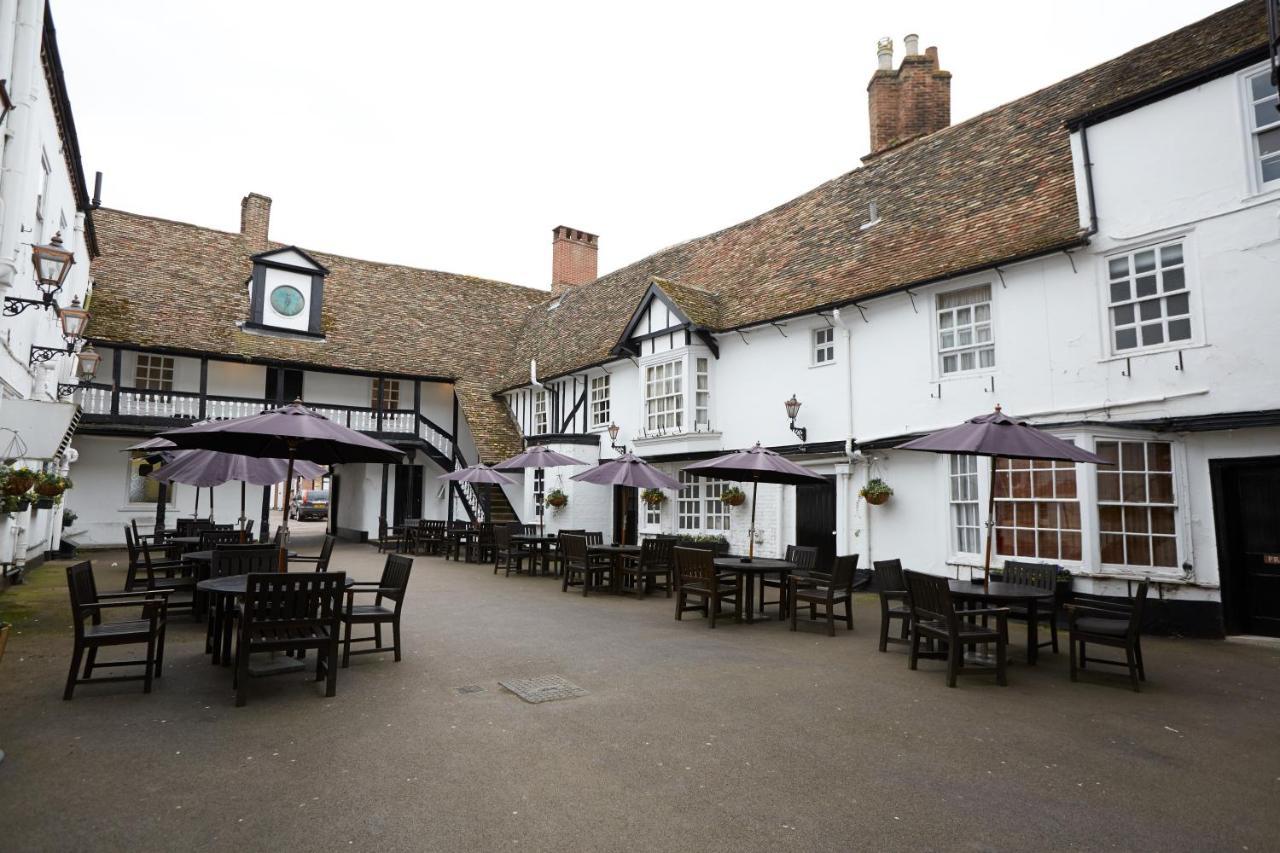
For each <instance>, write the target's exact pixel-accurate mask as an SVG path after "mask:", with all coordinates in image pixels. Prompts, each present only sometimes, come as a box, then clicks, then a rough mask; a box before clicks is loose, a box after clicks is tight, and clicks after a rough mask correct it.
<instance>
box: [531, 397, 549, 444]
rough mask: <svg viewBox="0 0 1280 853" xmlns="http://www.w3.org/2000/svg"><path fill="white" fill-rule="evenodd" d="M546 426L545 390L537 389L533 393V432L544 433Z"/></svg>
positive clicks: (546, 431) (535, 433)
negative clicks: (537, 390)
mask: <svg viewBox="0 0 1280 853" xmlns="http://www.w3.org/2000/svg"><path fill="white" fill-rule="evenodd" d="M548 432H550V430H549V429H548V428H547V392H546V391H539V392H538V393H536V394H534V395H533V434H534V435H546V434H547V433H548Z"/></svg>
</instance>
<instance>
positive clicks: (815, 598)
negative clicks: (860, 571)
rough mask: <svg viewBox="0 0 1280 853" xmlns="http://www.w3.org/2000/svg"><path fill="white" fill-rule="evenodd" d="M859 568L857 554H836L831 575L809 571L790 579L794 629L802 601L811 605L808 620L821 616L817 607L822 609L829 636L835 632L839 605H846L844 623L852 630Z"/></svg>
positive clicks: (788, 593) (789, 593)
mask: <svg viewBox="0 0 1280 853" xmlns="http://www.w3.org/2000/svg"><path fill="white" fill-rule="evenodd" d="M857 568H858V555H857V554H847V555H845V556H843V557H836V564H835V566H834V567H832V570H831V574H829V575H828V574H823V573H822V572H818V571H810V572H809V573H807V574H805V575H790V576H788V578H787V583H788V590H787V604H788V606H789V607H790V608H791V630H792V631H794V630H795V629H796V614H797V612H798V611H799V610H800V606H801V605H803V604H808V605H809V619H810V620H815V619H817V618H818V608H819V607H821V608H823V611H824V613H823V615H825V616H826V619H827V635H828V636H831V637H834V636H835V635H836V622H835V618H836V606H837V605H839V604H844V623H845V626H846V627H847V628H848V629H849V630H850V631H852V630H853V576H854V573H855V572H856V571H857Z"/></svg>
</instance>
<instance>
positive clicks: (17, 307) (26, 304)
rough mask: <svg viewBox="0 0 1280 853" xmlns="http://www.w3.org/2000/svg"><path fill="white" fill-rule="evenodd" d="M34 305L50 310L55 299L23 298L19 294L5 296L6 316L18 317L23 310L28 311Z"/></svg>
mask: <svg viewBox="0 0 1280 853" xmlns="http://www.w3.org/2000/svg"><path fill="white" fill-rule="evenodd" d="M33 306H34V307H36V308H44V309H45V310H48V309H49V308H50V307H52V306H53V301H52V300H45V299H23V298H21V297H19V296H6V297H5V298H4V316H6V317H17V316H18V315H19V314H21V313H22V312H23V311H26V310H27V309H28V308H31V307H33ZM55 310H56V309H55Z"/></svg>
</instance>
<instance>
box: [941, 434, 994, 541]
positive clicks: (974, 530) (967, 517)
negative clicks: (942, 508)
mask: <svg viewBox="0 0 1280 853" xmlns="http://www.w3.org/2000/svg"><path fill="white" fill-rule="evenodd" d="M982 467H983V466H981V465H979V464H978V457H976V456H960V455H948V456H947V468H946V474H947V530H948V534H947V535H948V538H949V540H950V542H951V552H952V553H953V554H965V555H970V556H972V555H978V554H981V553H982V548H983V521H985V519H984V518H983V514H984V512H985V508H984V507H983V505H982V495H983V494H984V492H983V490H982V486H983V482H982V481H983V477H982V476H981V469H982ZM970 535H971V536H972V539H971V540H969V539H968V538H967V537H969V536H970ZM969 545H972V546H973V547H966V546H969Z"/></svg>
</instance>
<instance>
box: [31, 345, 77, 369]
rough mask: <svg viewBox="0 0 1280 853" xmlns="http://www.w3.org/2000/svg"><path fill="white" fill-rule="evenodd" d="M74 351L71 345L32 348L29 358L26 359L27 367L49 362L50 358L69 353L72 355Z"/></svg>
mask: <svg viewBox="0 0 1280 853" xmlns="http://www.w3.org/2000/svg"><path fill="white" fill-rule="evenodd" d="M74 351H75V348H74V345H73V344H68V345H67V346H65V347H37V346H33V347H32V348H31V356H30V357H29V358H28V359H27V366H28V367H31V366H32V365H36V364H43V363H44V362H46V361H49V360H50V359H51V358H53V357H54V356H56V355H68V354H69V353H72V352H74Z"/></svg>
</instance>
